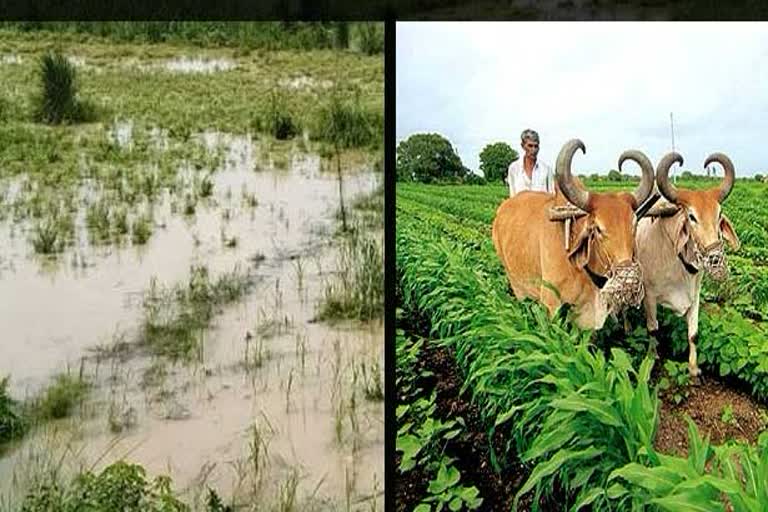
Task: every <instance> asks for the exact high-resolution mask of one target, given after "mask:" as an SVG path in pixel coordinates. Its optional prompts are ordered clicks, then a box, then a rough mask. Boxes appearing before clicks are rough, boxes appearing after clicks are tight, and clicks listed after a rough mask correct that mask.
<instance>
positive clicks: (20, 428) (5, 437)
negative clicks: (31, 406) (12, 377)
mask: <svg viewBox="0 0 768 512" xmlns="http://www.w3.org/2000/svg"><path fill="white" fill-rule="evenodd" d="M8 381H9V379H8V377H3V378H2V379H0V445H2V444H3V443H5V442H8V441H11V440H13V439H17V438H19V437H21V436H22V435H24V432H26V431H27V428H28V424H27V422H26V421H25V419H24V417H23V416H22V414H21V408H20V404H19V403H18V402H17V401H16V400H14V399H13V398H11V396H10V395H9V394H8Z"/></svg>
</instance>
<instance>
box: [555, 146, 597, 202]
mask: <svg viewBox="0 0 768 512" xmlns="http://www.w3.org/2000/svg"><path fill="white" fill-rule="evenodd" d="M577 149H580V150H581V152H582V153H586V152H587V150H586V148H585V147H584V143H583V142H581V141H580V140H579V139H571V140H569V141H568V142H566V143H565V145H564V146H563V148H562V149H561V150H560V153H559V154H558V155H557V164H556V165H555V175H556V176H557V184H558V186H559V187H560V190H561V191H562V192H563V195H564V196H565V198H566V199H568V201H570V202H571V203H572V204H574V205H576V206H577V207H579V208H581V209H582V210H584V211H586V212H588V211H589V210H588V209H587V204H588V203H589V192H587V191H586V190H584V189H583V188H581V187H579V186H578V185H576V183H575V182H574V181H573V175H572V174H571V160H573V155H574V154H575V153H576V150H577Z"/></svg>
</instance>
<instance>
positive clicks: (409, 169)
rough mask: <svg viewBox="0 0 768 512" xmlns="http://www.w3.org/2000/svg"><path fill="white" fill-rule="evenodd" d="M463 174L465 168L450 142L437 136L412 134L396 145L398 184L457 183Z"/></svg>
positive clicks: (433, 134) (432, 134)
mask: <svg viewBox="0 0 768 512" xmlns="http://www.w3.org/2000/svg"><path fill="white" fill-rule="evenodd" d="M464 173H465V167H464V166H463V165H462V163H461V159H460V158H459V155H457V154H456V152H455V151H454V149H453V146H451V143H450V142H448V140H447V139H445V138H444V137H443V136H441V135H439V134H437V133H419V134H416V135H411V136H410V137H408V138H407V139H406V140H404V141H402V142H400V144H398V146H397V179H398V181H420V182H423V183H432V182H436V181H443V180H457V179H461V178H463V177H464Z"/></svg>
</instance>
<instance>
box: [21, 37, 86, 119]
mask: <svg viewBox="0 0 768 512" xmlns="http://www.w3.org/2000/svg"><path fill="white" fill-rule="evenodd" d="M77 90H78V85H77V77H76V73H75V67H74V65H72V63H70V62H69V60H67V58H66V57H65V56H64V55H62V54H60V53H53V52H48V53H46V54H45V55H43V57H42V58H41V60H40V93H39V96H37V98H36V101H37V106H36V110H35V119H36V120H37V121H39V122H43V123H48V124H61V123H64V122H69V123H78V122H83V121H92V120H94V118H95V111H94V109H93V107H92V106H91V105H90V104H88V103H85V102H83V101H82V100H81V99H80V98H79V97H78V93H77Z"/></svg>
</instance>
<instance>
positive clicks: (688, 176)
mask: <svg viewBox="0 0 768 512" xmlns="http://www.w3.org/2000/svg"><path fill="white" fill-rule="evenodd" d="M680 179H682V180H692V179H693V173H692V172H691V171H683V173H682V174H681V175H680Z"/></svg>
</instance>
